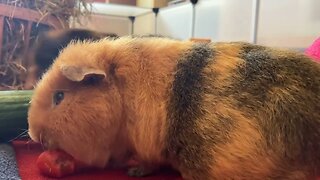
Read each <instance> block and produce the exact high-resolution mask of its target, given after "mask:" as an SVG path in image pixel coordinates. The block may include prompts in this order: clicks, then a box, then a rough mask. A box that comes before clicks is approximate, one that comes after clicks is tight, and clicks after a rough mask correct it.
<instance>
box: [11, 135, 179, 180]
mask: <svg viewBox="0 0 320 180" xmlns="http://www.w3.org/2000/svg"><path fill="white" fill-rule="evenodd" d="M12 145H13V147H14V149H15V152H16V159H17V164H18V169H19V175H20V177H21V179H22V180H29V179H30V180H50V179H51V178H47V177H44V176H43V175H41V174H40V172H39V170H38V169H37V167H36V163H35V162H36V160H37V158H38V156H39V154H40V153H41V152H42V151H43V150H42V148H41V146H40V145H39V144H36V143H27V142H26V141H14V142H13V143H12ZM60 179H63V180H88V179H95V180H100V179H101V180H102V179H104V180H105V179H110V180H167V179H169V180H170V179H172V180H182V178H181V177H180V175H179V174H178V173H176V172H173V171H171V170H163V171H161V172H160V173H158V174H156V175H153V176H149V177H144V178H133V177H128V176H127V174H126V170H112V171H111V170H91V171H86V172H82V173H79V174H76V175H73V176H69V177H65V178H60Z"/></svg>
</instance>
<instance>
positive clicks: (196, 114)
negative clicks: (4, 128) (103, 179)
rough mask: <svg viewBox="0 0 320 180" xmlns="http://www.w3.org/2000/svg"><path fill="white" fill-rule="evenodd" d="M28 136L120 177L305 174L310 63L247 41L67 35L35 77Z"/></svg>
mask: <svg viewBox="0 0 320 180" xmlns="http://www.w3.org/2000/svg"><path fill="white" fill-rule="evenodd" d="M28 124H29V135H30V137H31V139H32V140H34V141H35V142H41V143H42V144H43V146H44V147H45V148H47V149H49V150H50V149H62V150H64V151H66V152H67V153H69V154H70V155H72V156H73V157H74V158H76V159H79V160H81V161H83V162H85V163H86V164H88V165H90V166H93V167H100V168H103V167H107V166H108V165H109V164H110V162H117V163H122V162H125V161H126V159H127V158H129V157H130V156H135V157H136V158H137V160H138V161H139V163H140V165H139V166H136V167H131V168H129V169H128V174H129V175H130V176H147V175H151V174H152V173H153V172H155V171H157V170H158V168H159V167H161V166H162V165H170V166H171V167H172V168H174V169H176V170H177V171H179V172H180V173H181V176H182V177H183V178H184V179H192V180H193V179H199V180H200V179H201V180H204V179H315V178H316V176H317V175H319V171H318V170H319V165H320V152H319V149H320V64H318V63H316V62H314V61H312V60H311V59H309V58H308V57H307V56H305V55H303V54H300V53H298V52H294V51H290V50H285V49H276V48H272V47H265V46H260V45H254V44H250V43H245V42H211V43H197V42H192V41H179V40H173V39H168V38H157V37H152V38H148V37H142V38H132V37H121V38H119V39H107V38H106V39H103V40H99V41H96V42H90V41H83V42H74V43H71V44H69V45H68V46H67V47H66V48H65V49H63V51H62V52H61V54H60V55H59V56H58V58H57V59H56V60H55V61H54V63H53V65H52V66H51V67H50V69H49V70H48V71H47V72H46V73H45V75H44V76H43V78H42V80H41V81H40V82H39V83H38V84H37V86H36V88H35V91H34V95H33V97H32V100H31V104H30V108H29V112H28Z"/></svg>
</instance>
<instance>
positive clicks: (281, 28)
mask: <svg viewBox="0 0 320 180" xmlns="http://www.w3.org/2000/svg"><path fill="white" fill-rule="evenodd" d="M253 1H254V0H199V2H198V4H197V5H196V17H195V25H196V26H195V37H198V38H210V39H212V40H213V41H250V40H251V39H250V37H251V33H252V32H251V29H252V28H251V25H252V6H253ZM319 7H320V0H260V15H259V27H258V44H263V45H269V46H278V47H289V48H305V47H307V46H309V45H310V44H311V43H312V42H313V40H315V39H316V38H317V37H319V36H320V13H319V10H318V9H319ZM108 8H111V9H112V10H113V11H116V12H118V11H119V12H118V13H122V14H123V13H124V12H126V13H127V14H139V13H140V14H141V12H143V13H142V14H144V15H142V16H137V18H136V20H135V25H134V33H135V34H150V33H154V32H155V29H154V28H155V25H154V23H155V18H154V14H153V13H152V12H151V11H150V10H145V9H132V8H131V9H130V8H128V9H129V10H130V11H129V10H128V11H126V10H125V9H121V7H117V8H118V10H117V8H112V7H109V6H108ZM145 11H146V12H147V13H145ZM103 12H106V11H105V10H103ZM107 12H110V11H107ZM148 12H149V13H148ZM113 13H114V12H113ZM83 22H84V25H79V24H76V25H75V27H87V28H89V29H94V30H98V31H104V32H114V33H117V34H119V35H128V34H130V32H131V22H130V21H129V19H128V18H117V17H111V16H108V15H93V18H91V20H90V21H87V20H83ZM157 27H158V28H157V31H158V33H159V34H162V35H165V36H170V37H173V38H177V39H182V40H186V39H189V38H191V31H192V5H191V3H189V2H187V3H183V4H180V5H174V6H172V7H167V8H162V9H160V11H159V14H158V18H157Z"/></svg>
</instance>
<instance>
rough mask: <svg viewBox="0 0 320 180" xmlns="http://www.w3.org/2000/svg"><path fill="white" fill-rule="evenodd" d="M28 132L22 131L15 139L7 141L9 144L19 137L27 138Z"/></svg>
mask: <svg viewBox="0 0 320 180" xmlns="http://www.w3.org/2000/svg"><path fill="white" fill-rule="evenodd" d="M28 136H29V135H28V130H24V131H23V132H22V133H20V134H19V135H18V136H16V137H15V138H13V139H11V140H9V142H12V141H15V140H17V139H19V138H21V137H28Z"/></svg>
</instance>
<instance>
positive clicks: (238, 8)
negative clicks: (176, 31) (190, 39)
mask: <svg viewBox="0 0 320 180" xmlns="http://www.w3.org/2000/svg"><path fill="white" fill-rule="evenodd" d="M251 7H252V0H200V1H199V3H198V4H197V5H196V20H195V37H200V38H211V39H212V40H213V41H249V40H250V26H251V14H252V12H251V9H252V8H251Z"/></svg>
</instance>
